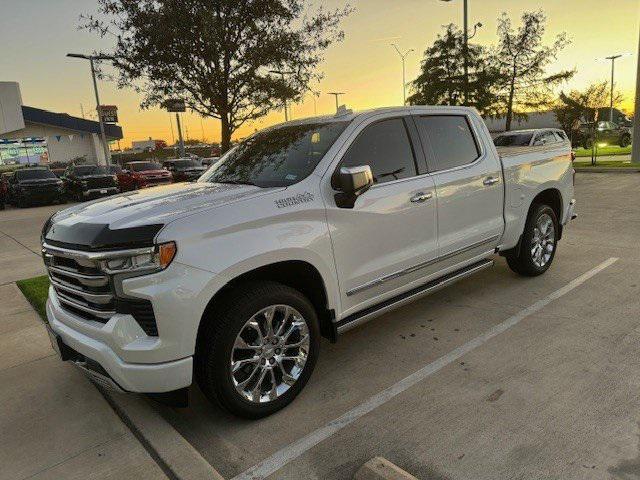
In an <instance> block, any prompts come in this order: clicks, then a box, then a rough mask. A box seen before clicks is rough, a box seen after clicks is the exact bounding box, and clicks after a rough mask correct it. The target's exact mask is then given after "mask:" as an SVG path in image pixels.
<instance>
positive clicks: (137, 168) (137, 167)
mask: <svg viewBox="0 0 640 480" xmlns="http://www.w3.org/2000/svg"><path fill="white" fill-rule="evenodd" d="M129 170H133V171H134V172H144V171H146V170H162V166H161V165H160V164H159V163H155V162H143V163H130V164H129Z"/></svg>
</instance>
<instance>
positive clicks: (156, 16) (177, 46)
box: [82, 0, 351, 151]
mask: <svg viewBox="0 0 640 480" xmlns="http://www.w3.org/2000/svg"><path fill="white" fill-rule="evenodd" d="M350 12H351V9H350V8H349V7H345V8H343V9H339V10H333V11H326V10H324V9H322V8H319V9H317V10H314V11H309V9H308V8H307V6H306V3H305V0H98V15H97V16H84V17H82V18H83V20H84V24H83V27H84V28H87V29H89V30H90V31H93V32H96V33H97V34H98V35H100V36H102V37H106V36H107V35H113V36H115V38H116V39H117V40H116V43H115V46H114V49H113V51H112V52H106V53H108V54H111V55H114V56H115V57H116V60H115V61H114V65H115V67H116V70H117V72H118V86H119V87H121V88H122V87H130V86H133V87H134V88H135V89H136V90H137V91H139V92H141V93H142V94H144V99H143V102H142V105H141V106H142V107H143V108H148V107H151V106H154V105H160V104H161V103H162V102H163V101H164V100H166V99H168V98H173V97H181V98H184V100H185V102H186V104H187V106H188V108H190V109H191V110H192V111H194V112H197V113H199V114H200V115H203V116H209V117H214V118H218V119H220V122H221V129H222V150H223V151H226V150H227V149H228V148H229V146H230V144H231V135H232V134H233V133H234V132H235V131H236V130H237V129H238V128H239V127H240V126H242V125H243V124H245V123H246V122H249V121H252V120H256V119H258V118H260V117H262V116H264V115H266V114H267V113H268V112H269V111H270V110H272V109H274V108H276V107H279V106H280V105H281V104H282V102H283V101H284V100H294V101H295V100H298V99H299V98H300V97H301V96H302V95H303V94H304V93H305V91H306V90H307V89H308V85H309V84H310V82H312V81H314V80H319V79H320V78H321V76H322V75H321V74H320V73H318V72H317V71H316V67H317V66H318V64H319V63H320V62H321V61H322V59H323V53H324V51H325V50H326V48H327V47H328V46H329V45H331V44H332V43H333V42H335V41H339V40H341V39H342V38H343V36H344V33H343V32H342V31H341V30H340V28H339V26H340V21H341V20H342V19H343V18H344V17H345V16H347V15H348V14H349V13H350ZM270 70H279V71H286V72H288V73H287V75H286V76H285V78H282V76H280V75H276V74H273V73H269V71H270Z"/></svg>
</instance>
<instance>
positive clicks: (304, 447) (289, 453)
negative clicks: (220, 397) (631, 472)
mask: <svg viewBox="0 0 640 480" xmlns="http://www.w3.org/2000/svg"><path fill="white" fill-rule="evenodd" d="M616 261H618V259H617V258H615V257H611V258H609V259H608V260H606V261H604V262H602V263H601V264H600V265H598V266H597V267H594V268H592V269H591V270H589V271H588V272H586V273H584V274H583V275H580V276H579V277H578V278H576V279H574V280H572V281H571V282H569V283H568V284H566V285H565V286H564V287H562V288H560V289H558V290H556V291H555V292H553V293H551V294H549V295H547V296H546V297H544V298H543V299H541V300H538V301H537V302H536V303H534V304H533V305H531V306H529V307H527V308H525V309H524V310H521V311H520V312H518V313H516V314H515V315H513V316H512V317H509V318H508V319H507V320H505V321H504V322H502V323H500V324H498V325H496V326H495V327H493V328H491V329H489V330H487V331H486V332H485V333H483V334H482V335H480V336H478V337H476V338H474V339H473V340H470V341H469V342H467V343H465V344H464V345H461V346H460V347H458V348H456V349H455V350H452V351H451V352H449V353H447V354H446V355H444V356H442V357H440V358H438V359H437V360H436V361H434V362H432V363H430V364H428V365H425V366H424V367H422V368H421V369H420V370H418V371H417V372H414V373H412V374H411V375H409V376H408V377H405V378H403V379H402V380H400V381H399V382H397V383H395V384H393V385H391V386H390V387H389V388H387V389H386V390H383V391H381V392H380V393H377V394H376V395H374V396H372V397H370V398H369V399H367V400H365V401H364V402H363V403H361V404H360V405H358V406H356V407H354V408H352V409H351V410H349V411H348V412H346V413H345V414H343V415H342V416H340V417H338V418H336V419H335V420H332V421H331V422H329V423H327V424H326V425H325V426H323V427H320V428H318V429H317V430H314V431H313V432H311V433H310V434H308V435H305V436H304V437H302V438H301V439H299V440H296V441H295V442H293V443H291V444H289V445H287V446H286V447H284V448H282V449H281V450H279V451H277V452H276V453H274V454H273V455H271V456H270V457H268V458H266V459H265V460H263V461H262V462H260V463H258V464H257V465H254V466H253V467H251V468H249V469H248V470H246V471H244V472H243V473H241V474H239V475H237V476H235V477H233V479H232V480H259V479H263V478H266V477H268V476H269V475H271V474H272V473H274V472H277V471H278V470H280V469H281V468H282V467H284V466H285V465H286V464H287V463H289V462H290V461H291V460H293V459H295V458H297V457H299V456H300V455H302V454H304V453H305V452H306V451H308V450H310V449H311V448H313V447H314V446H316V445H317V444H319V443H320V442H322V441H323V440H326V439H327V438H329V437H330V436H331V435H333V434H334V433H336V432H338V431H340V430H342V429H343V428H344V427H346V426H347V425H349V424H351V423H353V422H354V421H356V420H357V419H359V418H360V417H362V416H364V415H366V414H367V413H369V412H371V411H372V410H374V409H376V408H377V407H379V406H381V405H384V404H385V403H387V402H388V401H389V400H391V399H393V398H394V397H396V396H398V395H400V394H401V393H402V392H404V391H405V390H407V389H409V388H410V387H412V386H414V385H415V384H416V383H418V382H420V381H421V380H424V379H425V378H427V377H428V376H430V375H432V374H434V373H436V372H437V371H439V370H440V369H442V368H444V367H446V366H447V365H449V364H451V363H453V362H455V361H456V360H458V359H459V358H460V357H462V356H463V355H465V354H467V353H469V352H471V351H472V350H475V349H476V348H478V347H479V346H481V345H482V344H484V343H486V342H487V341H489V340H491V339H492V338H493V337H495V336H497V335H499V334H501V333H502V332H504V331H505V330H508V329H509V328H511V327H513V326H514V325H517V324H518V323H520V322H521V321H522V320H524V319H525V318H527V317H528V316H529V315H531V314H533V313H536V312H537V311H539V310H541V309H542V308H544V307H545V306H547V305H548V304H549V303H551V302H553V301H554V300H557V299H558V298H560V297H562V296H563V295H566V294H567V293H569V292H570V291H572V290H573V289H575V288H576V287H579V286H580V285H582V284H583V283H584V282H586V281H587V280H589V279H590V278H591V277H593V276H594V275H596V274H598V273H599V272H601V271H602V270H604V269H605V268H607V267H609V266H611V265H613V264H614V263H615V262H616Z"/></svg>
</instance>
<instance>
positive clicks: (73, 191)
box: [62, 164, 120, 202]
mask: <svg viewBox="0 0 640 480" xmlns="http://www.w3.org/2000/svg"><path fill="white" fill-rule="evenodd" d="M62 180H63V181H64V185H65V190H66V193H67V196H68V197H69V198H72V199H74V200H77V201H79V202H82V201H84V200H90V199H95V198H99V197H105V196H108V195H114V194H116V193H119V192H120V187H119V185H118V178H117V177H116V176H115V175H113V174H112V173H110V172H109V171H108V170H107V168H106V167H104V166H102V165H91V164H88V165H74V164H71V165H69V166H68V167H67V169H66V170H65V172H64V174H63V175H62Z"/></svg>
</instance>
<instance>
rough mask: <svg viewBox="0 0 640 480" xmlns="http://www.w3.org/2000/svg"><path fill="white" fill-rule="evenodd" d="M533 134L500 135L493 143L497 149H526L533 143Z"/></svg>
mask: <svg viewBox="0 0 640 480" xmlns="http://www.w3.org/2000/svg"><path fill="white" fill-rule="evenodd" d="M531 137H533V133H516V134H513V135H499V136H497V137H496V138H495V139H494V140H493V143H494V145H495V146H496V147H526V146H528V145H529V143H531Z"/></svg>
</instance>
